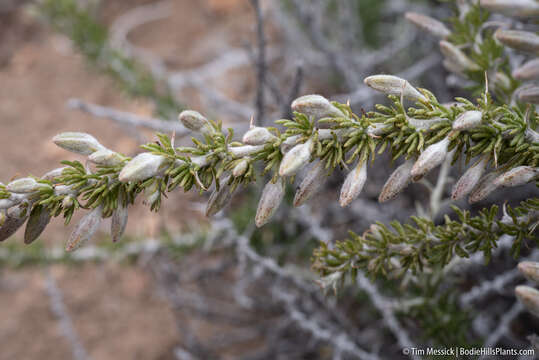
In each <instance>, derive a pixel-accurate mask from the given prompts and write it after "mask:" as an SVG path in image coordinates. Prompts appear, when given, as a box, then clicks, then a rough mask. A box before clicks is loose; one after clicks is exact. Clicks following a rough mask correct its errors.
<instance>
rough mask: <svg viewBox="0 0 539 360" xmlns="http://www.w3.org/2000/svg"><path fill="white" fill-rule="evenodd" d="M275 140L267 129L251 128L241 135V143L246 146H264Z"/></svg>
mask: <svg viewBox="0 0 539 360" xmlns="http://www.w3.org/2000/svg"><path fill="white" fill-rule="evenodd" d="M275 139H277V137H276V136H275V135H273V134H272V133H271V132H270V131H269V130H268V129H266V128H265V127H260V126H253V127H252V128H250V129H249V130H248V131H247V132H246V133H245V134H244V135H243V142H244V143H245V144H247V145H264V144H266V143H268V142H271V141H273V140H275Z"/></svg>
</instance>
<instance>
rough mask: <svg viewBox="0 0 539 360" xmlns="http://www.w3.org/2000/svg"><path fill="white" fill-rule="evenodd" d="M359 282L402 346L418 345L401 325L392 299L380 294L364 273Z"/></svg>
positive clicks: (413, 355) (359, 276)
mask: <svg viewBox="0 0 539 360" xmlns="http://www.w3.org/2000/svg"><path fill="white" fill-rule="evenodd" d="M357 284H358V286H359V287H360V288H361V289H362V290H364V291H365V292H366V293H367V294H368V295H369V297H370V299H371V303H372V304H373V305H374V307H376V309H378V311H379V312H380V314H381V315H382V318H383V320H384V323H385V325H386V326H387V328H388V329H389V330H390V331H391V333H392V334H393V335H394V336H395V338H396V339H397V342H398V343H399V346H400V347H401V348H403V349H404V348H411V347H416V348H417V346H416V345H415V344H414V342H413V341H412V339H411V338H410V335H409V334H408V332H407V331H406V330H405V329H404V328H403V327H402V326H401V324H400V323H399V321H398V320H397V317H396V316H395V313H394V312H393V309H394V306H393V302H392V301H391V300H388V299H386V297H385V296H383V295H382V294H380V292H379V291H378V289H377V288H376V286H375V285H374V284H373V283H371V282H370V281H369V279H367V278H366V277H365V275H363V274H362V273H358V275H357ZM409 356H410V358H412V359H415V360H419V359H420V357H419V356H417V355H416V354H414V353H410V355H409Z"/></svg>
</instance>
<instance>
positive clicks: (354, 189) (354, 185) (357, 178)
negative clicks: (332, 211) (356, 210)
mask: <svg viewBox="0 0 539 360" xmlns="http://www.w3.org/2000/svg"><path fill="white" fill-rule="evenodd" d="M366 180H367V161H363V162H361V163H358V164H357V166H356V167H355V168H354V170H352V171H350V173H348V175H347V176H346V179H345V180H344V183H343V185H342V188H341V195H340V197H339V204H340V205H341V206H342V207H345V206H348V205H349V204H350V203H351V202H352V201H354V199H355V198H356V197H357V196H358V195H359V193H360V192H361V190H362V189H363V185H365V181H366Z"/></svg>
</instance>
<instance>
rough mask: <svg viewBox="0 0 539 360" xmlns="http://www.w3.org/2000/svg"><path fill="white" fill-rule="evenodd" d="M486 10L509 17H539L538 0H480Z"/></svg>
mask: <svg viewBox="0 0 539 360" xmlns="http://www.w3.org/2000/svg"><path fill="white" fill-rule="evenodd" d="M479 4H480V5H481V7H484V8H485V9H487V10H489V11H492V12H497V13H501V14H504V15H508V16H519V17H528V16H536V15H539V3H537V1H536V0H480V2H479Z"/></svg>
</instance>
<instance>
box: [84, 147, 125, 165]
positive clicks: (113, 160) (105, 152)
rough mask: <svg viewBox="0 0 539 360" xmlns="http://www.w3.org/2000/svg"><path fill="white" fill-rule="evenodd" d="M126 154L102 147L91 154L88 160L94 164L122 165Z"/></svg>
mask: <svg viewBox="0 0 539 360" xmlns="http://www.w3.org/2000/svg"><path fill="white" fill-rule="evenodd" d="M125 159H126V158H125V156H122V155H120V154H118V153H117V152H115V151H112V150H109V149H101V150H97V151H96V152H94V153H92V154H90V156H88V160H89V161H90V162H93V163H94V164H98V165H104V166H116V165H120V164H122V163H123V162H124V161H125Z"/></svg>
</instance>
